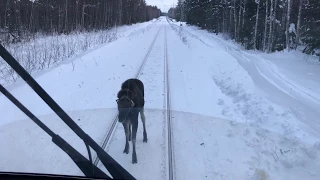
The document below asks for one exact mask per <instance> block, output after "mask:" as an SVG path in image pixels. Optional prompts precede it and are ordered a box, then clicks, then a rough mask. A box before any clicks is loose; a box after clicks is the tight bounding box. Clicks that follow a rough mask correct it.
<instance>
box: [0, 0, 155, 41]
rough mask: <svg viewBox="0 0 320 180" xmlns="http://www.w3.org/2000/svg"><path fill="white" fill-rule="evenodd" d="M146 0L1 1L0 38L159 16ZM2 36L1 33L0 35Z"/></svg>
mask: <svg viewBox="0 0 320 180" xmlns="http://www.w3.org/2000/svg"><path fill="white" fill-rule="evenodd" d="M160 13H161V12H160V10H159V9H158V8H157V7H156V6H148V5H147V4H146V2H145V0H34V1H31V0H0V37H4V34H5V35H8V36H9V37H10V38H11V39H12V38H13V40H19V39H20V37H21V36H23V35H25V34H26V33H36V32H43V33H51V32H57V33H65V34H68V33H70V32H72V31H74V30H79V31H82V30H87V31H88V30H101V29H107V28H110V27H114V26H118V25H124V24H133V23H138V22H144V21H148V20H151V19H153V18H157V17H159V16H160ZM1 35H2V36H1Z"/></svg>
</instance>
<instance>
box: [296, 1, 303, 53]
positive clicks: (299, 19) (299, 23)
mask: <svg viewBox="0 0 320 180" xmlns="http://www.w3.org/2000/svg"><path fill="white" fill-rule="evenodd" d="M302 6H303V0H300V2H299V13H298V22H297V29H296V43H295V49H297V47H298V45H299V43H300V42H299V41H300V27H301V14H302Z"/></svg>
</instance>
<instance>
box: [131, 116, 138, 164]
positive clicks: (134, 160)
mask: <svg viewBox="0 0 320 180" xmlns="http://www.w3.org/2000/svg"><path fill="white" fill-rule="evenodd" d="M137 130H138V117H137V121H135V122H134V123H132V164H135V163H137V162H138V160H137V154H136V137H137Z"/></svg>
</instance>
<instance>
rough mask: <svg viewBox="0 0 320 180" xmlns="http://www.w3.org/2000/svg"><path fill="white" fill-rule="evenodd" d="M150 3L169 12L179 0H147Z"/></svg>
mask: <svg viewBox="0 0 320 180" xmlns="http://www.w3.org/2000/svg"><path fill="white" fill-rule="evenodd" d="M146 2H147V4H148V5H155V6H157V7H158V8H159V9H160V10H161V11H162V12H168V10H169V8H170V7H172V6H173V4H174V5H176V4H177V2H178V0H146Z"/></svg>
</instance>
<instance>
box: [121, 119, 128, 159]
mask: <svg viewBox="0 0 320 180" xmlns="http://www.w3.org/2000/svg"><path fill="white" fill-rule="evenodd" d="M122 125H123V128H124V133H125V135H126V145H125V147H124V150H123V153H126V154H129V131H130V129H129V123H128V122H124V123H122Z"/></svg>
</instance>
